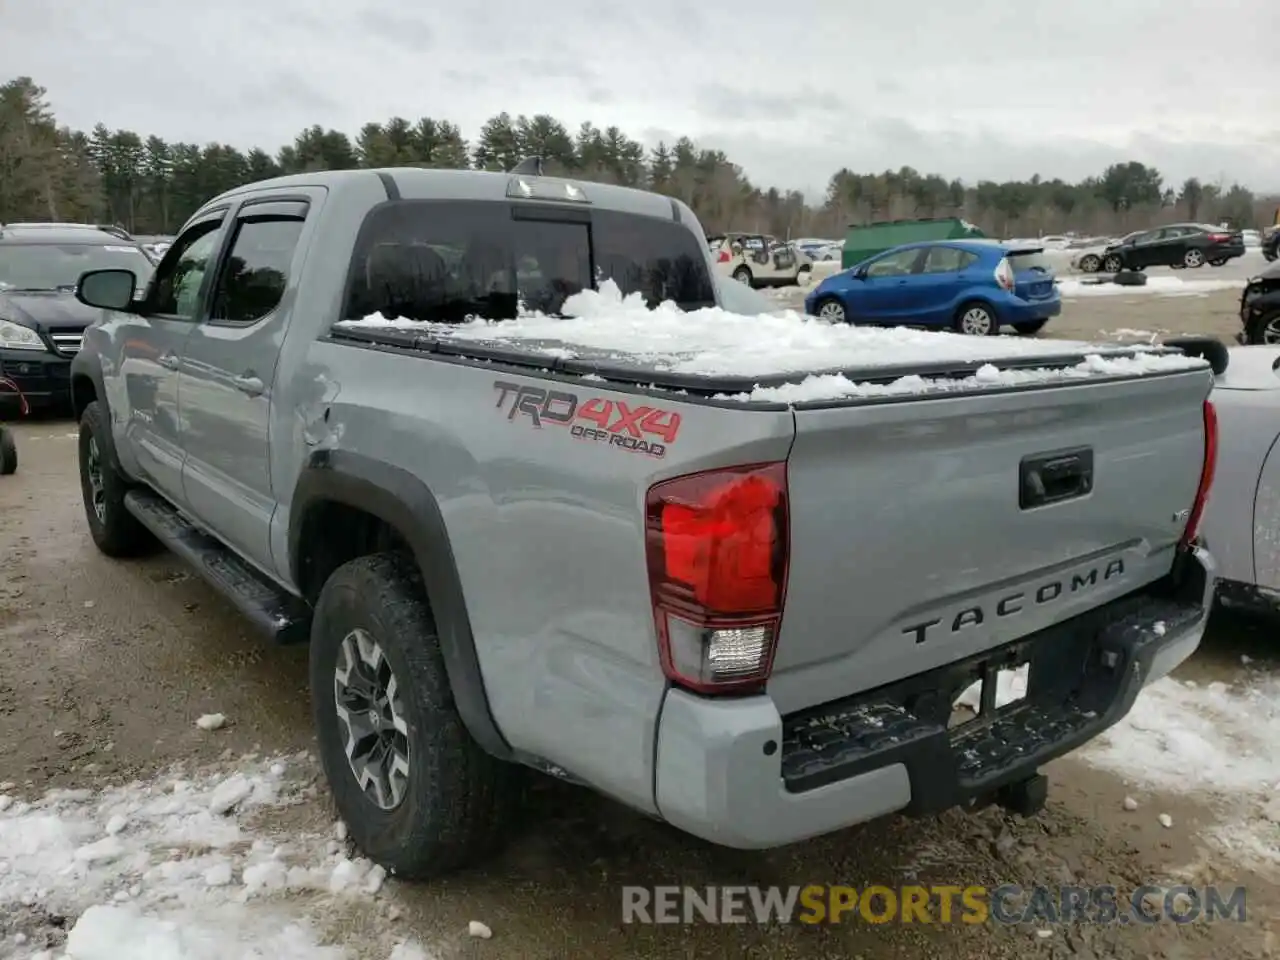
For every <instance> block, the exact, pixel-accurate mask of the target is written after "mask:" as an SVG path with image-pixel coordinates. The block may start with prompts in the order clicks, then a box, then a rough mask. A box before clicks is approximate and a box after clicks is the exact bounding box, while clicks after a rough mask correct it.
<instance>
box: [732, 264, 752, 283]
mask: <svg viewBox="0 0 1280 960" xmlns="http://www.w3.org/2000/svg"><path fill="white" fill-rule="evenodd" d="M733 279H735V280H737V281H738V282H739V283H745V284H746V285H747V286H748V287H749V286H751V271H750V270H748V269H747V268H746V267H739V268H738V269H737V270H735V271H733Z"/></svg>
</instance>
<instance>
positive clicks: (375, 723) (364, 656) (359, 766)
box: [333, 629, 410, 810]
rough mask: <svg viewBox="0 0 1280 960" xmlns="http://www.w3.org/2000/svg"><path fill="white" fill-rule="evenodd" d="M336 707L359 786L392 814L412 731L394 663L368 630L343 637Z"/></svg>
mask: <svg viewBox="0 0 1280 960" xmlns="http://www.w3.org/2000/svg"><path fill="white" fill-rule="evenodd" d="M333 702H334V709H335V711H336V712H337V716H338V723H339V725H340V726H341V728H342V733H343V740H344V744H343V747H344V750H345V752H346V755H347V764H348V765H349V766H350V768H351V773H352V775H354V776H355V778H356V783H358V784H359V785H360V789H361V790H362V791H364V794H365V796H366V797H368V798H369V800H370V801H372V802H373V803H374V804H376V805H377V806H378V807H379V809H382V810H394V809H395V808H396V807H398V806H399V805H400V803H401V801H403V800H404V795H405V791H406V789H407V788H408V784H409V770H410V767H409V726H408V724H407V723H406V722H405V718H404V704H403V702H402V700H401V691H400V684H399V682H398V681H397V679H396V675H395V673H394V672H392V670H391V664H390V663H388V662H387V657H386V654H385V653H384V652H383V650H382V647H381V646H380V645H379V644H378V642H377V641H376V640H374V639H373V637H371V636H370V635H369V634H368V633H367V632H366V631H364V630H360V629H356V630H352V631H351V632H350V633H348V634H347V635H346V636H345V637H343V638H342V644H341V645H340V647H339V648H338V663H337V665H336V666H335V667H334V671H333Z"/></svg>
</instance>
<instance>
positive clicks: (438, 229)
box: [343, 200, 716, 323]
mask: <svg viewBox="0 0 1280 960" xmlns="http://www.w3.org/2000/svg"><path fill="white" fill-rule="evenodd" d="M516 210H519V211H521V215H519V216H517V215H515V211H516ZM535 213H536V216H535ZM606 279H608V280H613V281H614V282H615V283H616V284H617V285H618V287H619V288H620V289H621V290H622V293H623V294H624V295H625V294H631V293H639V294H640V295H641V296H642V297H643V298H644V300H645V302H646V303H647V304H649V305H650V306H656V305H657V304H659V303H661V302H663V301H666V300H671V301H674V302H675V303H676V304H677V305H678V306H679V307H681V308H683V309H685V310H690V309H698V308H701V307H705V306H711V305H714V304H715V300H716V297H715V287H714V285H713V283H712V279H711V274H710V271H709V270H708V268H707V256H706V247H705V245H704V241H703V239H702V238H701V237H700V236H699V235H698V234H695V233H694V232H693V231H691V230H689V229H688V228H687V227H685V226H683V225H681V224H679V223H676V222H674V221H667V220H660V219H657V218H653V217H647V216H640V215H636V214H627V213H619V212H617V211H610V210H593V211H591V212H590V214H589V216H588V217H585V218H584V217H583V216H582V214H581V212H579V211H566V212H564V213H561V212H560V211H558V210H556V209H554V208H548V207H546V206H537V207H536V208H535V207H533V205H524V204H521V205H516V206H513V205H512V204H510V203H503V202H497V201H471V200H398V201H393V202H391V203H387V204H383V205H382V206H380V207H378V208H376V209H374V210H373V211H371V212H370V214H369V216H368V218H367V219H366V220H365V223H364V225H363V226H362V227H361V230H360V235H359V237H358V238H357V241H356V249H355V253H354V255H353V258H352V264H351V275H350V279H349V282H348V295H347V301H346V310H345V312H344V315H343V319H345V320H359V319H363V318H365V317H368V316H371V315H373V314H375V313H376V314H381V315H382V316H384V317H386V318H387V319H398V318H403V319H406V320H415V321H419V322H424V323H462V322H464V321H466V320H470V319H474V318H483V319H486V320H509V319H513V318H514V317H516V316H517V315H518V314H519V312H520V309H521V308H522V307H523V308H524V309H526V310H533V311H538V312H541V313H547V314H557V313H559V312H560V310H561V308H562V307H563V305H564V301H565V300H566V299H567V298H568V297H569V296H571V295H572V294H574V293H578V292H579V291H581V290H584V289H589V288H595V287H598V286H599V284H600V283H602V282H603V281H604V280H606Z"/></svg>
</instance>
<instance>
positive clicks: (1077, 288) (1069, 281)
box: [1058, 276, 1245, 300]
mask: <svg viewBox="0 0 1280 960" xmlns="http://www.w3.org/2000/svg"><path fill="white" fill-rule="evenodd" d="M1244 285H1245V281H1244V280H1242V279H1241V280H1183V279H1182V278H1181V277H1165V276H1148V277H1147V282H1146V284H1145V285H1143V286H1141V287H1125V286H1120V285H1119V284H1115V283H1088V282H1086V281H1085V280H1083V279H1077V278H1076V277H1061V278H1059V280H1058V292H1059V293H1060V294H1061V295H1062V297H1063V299H1064V300H1074V299H1078V298H1082V297H1124V296H1144V295H1148V296H1149V295H1155V296H1160V297H1200V296H1206V295H1208V294H1210V293H1213V292H1214V291H1217V290H1239V289H1242V288H1243V287H1244Z"/></svg>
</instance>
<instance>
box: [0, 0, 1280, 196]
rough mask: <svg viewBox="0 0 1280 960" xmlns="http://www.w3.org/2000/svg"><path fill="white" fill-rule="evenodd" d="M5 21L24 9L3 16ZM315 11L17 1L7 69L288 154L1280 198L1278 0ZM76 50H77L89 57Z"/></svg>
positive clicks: (406, 4)
mask: <svg viewBox="0 0 1280 960" xmlns="http://www.w3.org/2000/svg"><path fill="white" fill-rule="evenodd" d="M0 2H3V0H0ZM424 11H425V8H423V7H422V6H421V5H420V4H419V3H416V2H410V0H379V2H378V3H377V4H376V5H369V6H368V7H367V8H365V9H362V12H360V13H359V14H358V15H355V16H351V15H344V14H333V13H330V12H326V8H322V7H319V6H317V5H316V4H315V3H314V2H313V0H271V2H263V0H222V2H221V3H219V4H217V5H216V6H215V7H210V6H209V5H208V4H205V3H200V2H196V0H130V2H129V3H127V4H120V5H117V6H113V7H112V9H111V15H110V16H109V17H104V16H102V14H101V12H100V11H98V10H97V9H96V8H95V7H94V5H92V4H85V3H83V0H41V2H40V3H35V2H29V3H12V2H11V3H9V4H7V5H6V6H5V9H4V29H3V30H2V31H0V64H3V65H4V70H5V72H6V73H8V74H10V75H16V74H29V75H31V76H33V77H34V78H35V79H36V80H37V82H38V83H41V84H42V85H44V86H45V87H47V88H48V90H49V93H50V98H51V100H52V102H53V105H54V108H55V109H56V111H57V113H58V117H59V119H60V120H61V121H63V122H65V123H70V124H72V125H73V126H77V127H82V128H88V127H92V126H93V124H94V123H96V122H99V121H101V122H104V123H106V124H107V125H108V126H110V127H125V128H130V129H134V130H137V131H138V132H140V133H143V134H149V133H155V134H158V135H160V136H163V137H166V138H169V139H182V140H194V141H196V142H206V141H209V140H217V141H219V142H225V143H232V144H236V145H238V146H241V147H249V146H262V147H265V148H267V149H271V150H274V149H276V148H278V147H279V146H280V145H281V144H283V143H286V142H289V141H290V140H292V139H293V137H294V136H295V134H296V133H297V132H298V131H299V130H300V129H302V128H304V127H306V126H309V125H311V124H315V123H319V124H321V125H322V126H325V127H333V128H336V129H340V130H346V131H348V132H349V133H351V134H352V135H354V134H355V133H356V132H358V131H359V129H360V127H361V126H362V125H363V124H364V123H367V122H369V121H370V120H383V119H386V118H388V117H391V116H396V115H399V116H404V117H408V118H411V119H417V118H418V117H421V116H424V115H425V116H433V117H438V118H441V119H448V120H451V121H453V122H454V123H457V124H458V125H459V126H460V127H461V128H462V130H463V132H464V134H466V135H467V136H470V137H474V136H476V134H477V133H478V131H479V129H480V127H481V125H482V124H483V123H484V121H485V120H486V119H488V118H489V117H490V116H492V115H494V114H496V113H498V112H500V111H502V110H506V111H508V112H510V113H512V114H520V113H525V114H529V115H532V114H536V113H549V114H552V115H553V116H556V117H558V118H559V119H561V120H562V121H563V122H564V123H565V124H566V125H567V126H568V127H569V128H570V130H574V129H576V128H577V126H578V125H579V124H581V123H582V122H583V121H587V120H590V121H592V122H594V123H595V124H596V125H598V126H601V127H605V126H609V125H613V124H616V125H617V126H619V127H621V128H622V129H623V130H624V131H626V132H628V133H629V134H630V135H632V136H635V137H638V138H641V139H643V140H644V141H645V142H646V143H648V144H650V145H652V144H654V143H656V142H657V141H658V139H664V140H666V141H667V142H668V143H671V142H672V141H674V140H675V139H676V138H677V137H679V136H681V135H688V136H690V137H691V138H693V139H694V140H695V141H696V142H698V143H700V144H701V145H703V146H706V147H711V148H716V149H723V150H724V151H726V152H727V153H728V154H729V155H730V157H731V158H732V159H733V160H734V161H736V162H737V163H739V164H740V165H741V166H742V167H743V168H744V169H745V171H746V172H747V174H748V176H750V177H751V178H752V179H753V180H755V181H756V182H758V183H761V184H765V185H775V186H778V187H783V188H793V189H803V190H806V191H810V192H812V193H815V194H820V193H821V192H822V190H823V188H824V187H825V184H826V182H827V179H828V178H829V177H830V175H831V173H832V172H834V171H835V170H836V169H838V168H840V167H843V166H848V167H850V168H852V169H855V170H859V171H877V170H884V169H886V168H890V169H896V168H898V167H901V166H904V165H908V166H912V167H915V168H916V169H918V170H920V171H923V172H936V173H940V174H942V175H944V176H946V177H949V178H950V177H960V178H962V179H964V180H967V181H974V180H978V179H992V180H1003V179H1010V178H1023V177H1027V176H1030V175H1031V174H1032V173H1039V174H1040V175H1041V176H1044V177H1062V178H1064V179H1069V180H1077V179H1080V178H1082V177H1085V176H1089V175H1093V174H1097V173H1099V172H1101V170H1102V168H1103V167H1105V166H1106V165H1107V164H1108V163H1112V162H1115V161H1119V160H1129V159H1136V160H1142V161H1144V162H1148V163H1152V164H1154V165H1155V166H1157V167H1158V168H1159V169H1160V170H1161V171H1162V172H1163V173H1164V174H1165V175H1166V178H1167V179H1168V180H1169V181H1171V182H1178V181H1181V180H1182V179H1184V178H1186V177H1188V176H1192V175H1195V176H1199V177H1200V178H1202V179H1206V180H1217V179H1219V178H1222V179H1224V180H1225V181H1227V182H1228V183H1229V182H1232V181H1240V182H1243V183H1246V184H1248V185H1250V186H1252V187H1254V188H1256V189H1271V190H1280V135H1278V134H1277V132H1276V124H1275V122H1274V121H1275V117H1277V116H1280V84H1277V83H1276V82H1275V74H1274V69H1275V68H1274V57H1275V55H1274V52H1273V49H1272V48H1273V45H1274V40H1275V38H1276V37H1277V36H1278V35H1280V33H1278V31H1280V13H1277V11H1276V9H1275V6H1274V0H1180V2H1179V3H1178V5H1177V6H1176V8H1173V7H1170V6H1169V4H1168V2H1167V0H1124V2H1122V3H1117V2H1115V0H1075V2H1074V3H1073V4H1072V6H1071V9H1070V11H1069V12H1064V11H1065V8H1063V7H1061V6H1060V5H1049V4H1036V3H1022V4H1016V3H1014V4H1011V3H1009V0H966V2H965V3H964V4H963V5H959V4H954V3H951V2H949V0H920V2H919V3H915V4H869V5H868V4H859V5H855V6H852V7H851V6H850V5H849V4H848V2H847V0H807V2H806V3H805V4H803V5H790V6H788V5H785V4H784V5H779V4H777V3H776V2H775V0H735V3H734V5H733V11H732V15H728V14H726V15H720V14H717V15H715V16H714V17H711V16H708V15H707V14H706V13H705V12H704V11H703V10H701V9H699V8H698V7H696V6H695V7H690V6H689V5H688V4H687V3H685V2H683V0H681V2H679V3H677V0H648V2H646V3H645V4H644V5H642V6H640V7H635V6H631V7H622V8H619V7H617V6H616V5H615V6H614V7H609V6H605V7H601V6H600V5H599V4H597V3H588V2H587V0H542V2H541V3H539V4H538V5H536V6H530V5H529V4H528V3H527V2H524V0H488V2H486V3H485V4H483V5H482V6H478V7H475V8H474V9H470V8H466V7H458V8H449V7H440V8H438V9H437V8H432V9H431V11H430V14H429V15H427V14H426V13H425V12H424ZM68 51H74V55H68Z"/></svg>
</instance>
